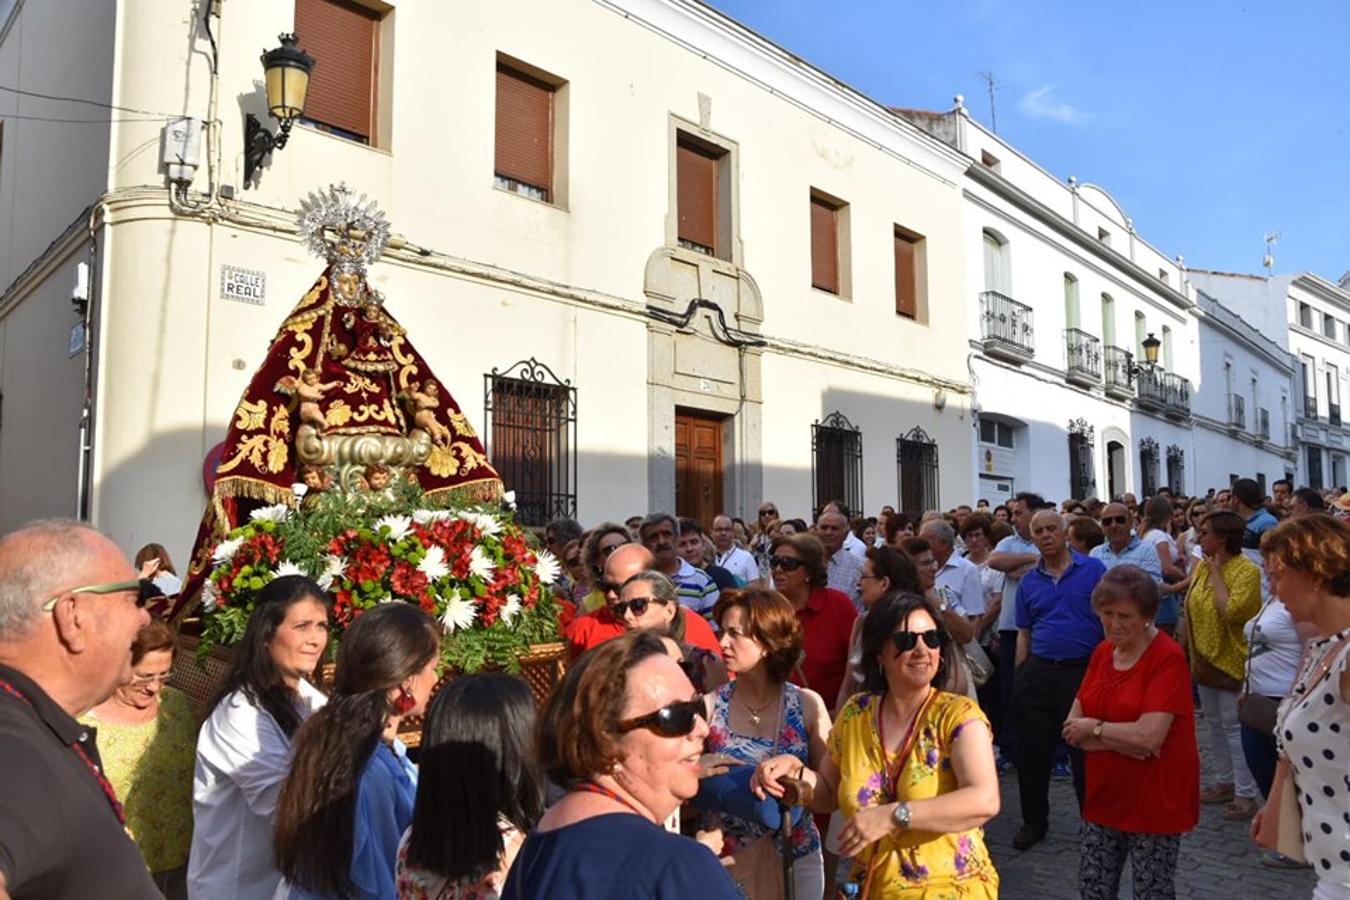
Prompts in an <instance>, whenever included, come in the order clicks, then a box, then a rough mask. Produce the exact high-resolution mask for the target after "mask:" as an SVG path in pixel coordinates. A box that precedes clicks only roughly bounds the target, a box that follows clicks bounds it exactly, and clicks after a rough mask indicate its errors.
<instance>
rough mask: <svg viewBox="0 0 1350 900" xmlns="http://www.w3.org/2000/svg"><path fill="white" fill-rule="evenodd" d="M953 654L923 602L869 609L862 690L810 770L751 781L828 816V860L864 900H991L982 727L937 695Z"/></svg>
mask: <svg viewBox="0 0 1350 900" xmlns="http://www.w3.org/2000/svg"><path fill="white" fill-rule="evenodd" d="M956 652H957V651H956V646H955V644H954V643H953V642H952V640H951V638H950V637H949V636H948V634H947V632H946V631H945V630H944V629H943V627H942V624H941V622H940V620H939V618H938V614H937V610H935V609H934V608H933V607H932V605H931V604H929V603H928V601H927V600H925V599H924V598H923V597H920V596H919V595H917V594H900V595H897V596H894V597H888V598H886V599H883V600H881V601H880V602H879V603H877V605H876V606H874V607H872V609H871V611H870V612H868V614H867V618H866V619H864V620H863V676H864V688H865V690H864V692H863V693H860V694H857V695H855V696H854V697H853V698H852V699H850V700H849V701H848V703H847V704H845V706H844V709H843V710H842V711H841V712H840V713H839V717H838V719H837V720H836V721H835V723H834V728H833V730H832V731H831V732H830V737H829V746H828V749H829V752H828V753H827V754H826V755H825V756H824V757H822V758H821V761H820V765H819V767H818V768H816V769H811V768H807V769H805V770H803V769H802V768H801V763H800V761H799V760H797V759H796V758H794V757H789V756H778V757H774V758H773V759H770V760H767V761H765V762H763V763H761V764H760V766H759V769H758V770H757V771H756V773H755V778H754V780H753V781H752V786H753V787H754V788H755V789H756V791H758V792H764V793H768V794H770V795H773V796H775V797H778V796H782V794H783V785H782V783H781V779H783V778H785V777H795V778H799V779H801V780H804V781H806V782H807V783H808V784H809V785H810V786H811V787H812V791H813V793H812V801H811V804H812V807H813V808H815V809H817V810H819V811H829V810H832V809H835V808H836V807H837V808H838V809H839V810H840V812H841V813H842V814H843V816H844V818H845V820H846V823H845V825H844V827H843V828H842V829H840V832H839V849H840V854H841V855H843V856H850V857H853V860H854V867H853V876H852V879H853V880H854V881H856V882H859V883H861V884H862V885H863V891H862V896H864V897H866V898H868V900H879V898H881V900H899V898H921V897H939V896H942V897H946V896H959V897H963V898H991V900H992V898H995V897H997V896H998V872H997V871H996V870H995V869H994V864H993V862H992V861H991V860H990V858H989V851H988V849H987V848H986V847H985V843H984V836H983V831H982V827H981V826H983V825H984V823H985V822H987V821H988V820H989V819H990V818H992V817H993V816H995V815H997V813H998V810H999V785H998V774H997V772H996V770H995V768H994V751H993V740H992V738H991V736H990V731H989V721H988V720H987V719H986V718H985V717H984V713H982V712H980V708H979V706H978V705H976V703H975V702H974V701H973V700H971V699H970V698H968V697H965V696H962V695H960V694H951V693H948V692H946V691H943V690H941V689H940V688H939V687H938V686H939V685H940V684H942V683H943V678H944V676H945V674H946V670H948V669H950V668H951V667H952V666H954V665H956V664H957V660H956Z"/></svg>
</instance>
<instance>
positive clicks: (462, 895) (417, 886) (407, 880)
mask: <svg viewBox="0 0 1350 900" xmlns="http://www.w3.org/2000/svg"><path fill="white" fill-rule="evenodd" d="M497 828H498V830H499V831H501V834H502V861H501V865H500V866H499V867H498V868H497V871H495V872H489V873H487V874H486V875H484V876H483V877H482V878H480V879H479V880H478V881H474V882H460V883H459V884H450V883H449V881H447V880H446V879H445V878H444V877H443V876H441V875H437V874H435V873H433V872H427V871H425V870H423V869H418V868H414V867H412V866H409V865H408V840H409V838H410V836H411V835H412V829H411V828H409V829H408V830H407V831H405V832H403V840H401V841H400V842H399V845H398V868H397V871H396V875H395V880H396V881H397V888H398V898H399V900H498V897H500V896H501V890H502V888H503V887H504V886H505V885H506V873H507V872H509V871H511V863H513V862H515V859H516V854H517V853H518V852H519V851H520V845H521V844H523V843H525V835H523V834H521V833H520V831H519V830H517V829H516V826H514V825H512V824H511V823H510V821H508V820H507V819H506V818H504V817H502V816H498V817H497Z"/></svg>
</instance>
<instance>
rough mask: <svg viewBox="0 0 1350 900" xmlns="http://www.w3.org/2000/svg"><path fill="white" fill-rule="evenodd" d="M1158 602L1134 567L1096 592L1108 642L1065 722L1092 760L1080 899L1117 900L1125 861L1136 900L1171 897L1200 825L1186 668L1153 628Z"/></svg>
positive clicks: (1110, 576)
mask: <svg viewBox="0 0 1350 900" xmlns="http://www.w3.org/2000/svg"><path fill="white" fill-rule="evenodd" d="M1158 599H1159V596H1158V587H1157V585H1156V584H1155V583H1154V581H1153V578H1152V577H1151V576H1150V575H1149V574H1148V573H1147V572H1145V571H1144V570H1143V569H1140V568H1138V567H1137V566H1129V565H1126V566H1117V567H1116V568H1114V569H1111V570H1110V571H1109V572H1107V573H1106V575H1104V576H1103V577H1102V580H1101V581H1100V582H1098V584H1097V588H1096V590H1094V591H1093V593H1092V606H1093V609H1095V610H1096V612H1097V615H1098V616H1099V617H1100V618H1101V620H1102V629H1103V630H1104V631H1105V632H1106V640H1104V641H1102V642H1101V644H1099V645H1098V646H1097V649H1096V650H1095V651H1094V652H1093V654H1092V660H1091V662H1089V663H1088V670H1087V675H1085V676H1084V677H1083V683H1082V685H1081V686H1080V687H1079V689H1078V698H1077V699H1076V700H1075V701H1074V704H1073V708H1072V709H1071V710H1069V717H1068V719H1067V720H1066V721H1065V722H1064V740H1065V741H1067V742H1068V743H1069V744H1071V745H1073V746H1074V747H1077V748H1078V749H1080V750H1083V751H1085V753H1086V760H1087V795H1086V798H1085V800H1084V802H1083V842H1082V857H1081V859H1080V861H1079V868H1078V875H1079V885H1080V890H1081V892H1082V896H1083V898H1084V900H1097V898H1103V900H1105V898H1111V900H1114V898H1115V897H1116V895H1117V891H1118V889H1119V886H1120V875H1121V871H1122V870H1123V869H1124V867H1125V858H1126V856H1128V857H1129V858H1130V861H1131V869H1132V870H1133V875H1134V896H1135V897H1141V898H1142V897H1147V898H1150V900H1153V898H1172V897H1175V896H1176V884H1175V880H1176V868H1177V853H1178V851H1179V850H1180V848H1181V835H1182V834H1184V833H1186V832H1188V831H1190V830H1191V829H1192V828H1194V827H1195V824H1196V822H1197V821H1198V820H1199V818H1200V756H1199V752H1198V751H1197V749H1196V744H1195V719H1194V717H1193V716H1194V706H1193V704H1192V700H1191V675H1190V669H1189V668H1188V667H1187V665H1186V658H1185V656H1184V655H1183V654H1182V651H1181V646H1180V645H1179V644H1178V643H1177V642H1176V641H1174V640H1172V638H1170V637H1168V636H1167V635H1166V634H1163V633H1162V632H1160V631H1159V630H1158V629H1157V627H1156V626H1154V624H1153V617H1154V615H1155V614H1156V613H1157V611H1158Z"/></svg>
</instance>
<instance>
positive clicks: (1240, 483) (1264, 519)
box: [1230, 478, 1280, 565]
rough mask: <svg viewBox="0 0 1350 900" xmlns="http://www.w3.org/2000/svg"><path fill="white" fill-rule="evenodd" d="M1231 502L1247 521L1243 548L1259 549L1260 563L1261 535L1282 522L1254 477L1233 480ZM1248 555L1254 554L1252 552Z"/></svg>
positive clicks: (1258, 558)
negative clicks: (1272, 510) (1268, 507)
mask: <svg viewBox="0 0 1350 900" xmlns="http://www.w3.org/2000/svg"><path fill="white" fill-rule="evenodd" d="M1230 502H1231V503H1232V506H1233V512H1235V513H1237V514H1238V515H1240V516H1242V518H1243V520H1245V521H1246V523H1247V529H1246V531H1244V532H1243V533H1242V549H1243V550H1255V551H1258V555H1256V556H1255V562H1256V563H1257V564H1258V565H1259V564H1260V562H1261V558H1260V556H1259V551H1260V549H1261V535H1263V534H1265V533H1266V532H1267V531H1269V530H1270V529H1272V528H1274V527H1275V526H1276V525H1278V524H1280V522H1279V520H1278V519H1276V518H1275V517H1274V516H1272V515H1271V514H1270V510H1268V509H1266V498H1265V497H1264V496H1263V495H1262V493H1261V485H1260V484H1258V483H1257V482H1256V480H1255V479H1253V478H1239V479H1238V480H1237V481H1235V482H1233V488H1232V499H1231V501H1230ZM1248 555H1249V556H1252V554H1248Z"/></svg>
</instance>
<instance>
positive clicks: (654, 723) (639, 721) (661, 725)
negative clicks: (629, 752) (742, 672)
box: [619, 695, 705, 738]
mask: <svg viewBox="0 0 1350 900" xmlns="http://www.w3.org/2000/svg"><path fill="white" fill-rule="evenodd" d="M704 715H705V710H704V707H703V697H702V695H698V696H695V697H694V699H693V700H685V701H683V702H681V703H670V704H667V705H665V706H663V707H661V708H660V709H658V710H657V711H656V712H653V713H647V715H645V716H638V717H637V718H636V719H625V720H624V721H622V722H620V723H619V733H620V734H627V733H628V732H630V731H634V730H636V729H638V728H647V729H650V730H651V731H654V732H656V733H657V734H659V735H661V736H662V737H672V738H675V737H684V736H685V735H687V734H689V732H691V731H693V730H694V719H695V718H702V717H703V716H704Z"/></svg>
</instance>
